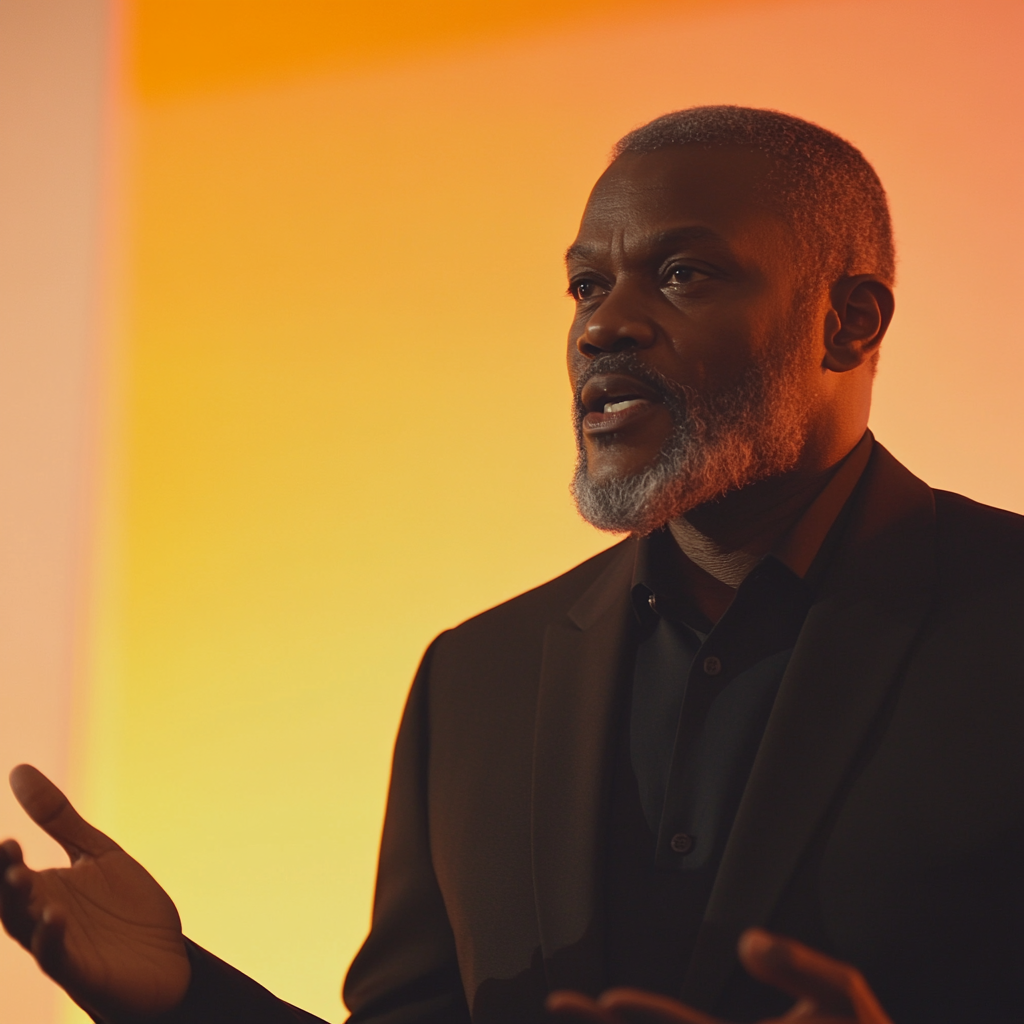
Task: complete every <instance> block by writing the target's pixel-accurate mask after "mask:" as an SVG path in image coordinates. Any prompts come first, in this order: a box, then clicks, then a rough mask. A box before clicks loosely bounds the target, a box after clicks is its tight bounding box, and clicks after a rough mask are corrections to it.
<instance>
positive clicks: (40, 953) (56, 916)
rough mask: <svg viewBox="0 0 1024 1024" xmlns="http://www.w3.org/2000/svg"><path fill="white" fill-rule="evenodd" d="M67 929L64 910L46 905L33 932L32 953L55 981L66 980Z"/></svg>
mask: <svg viewBox="0 0 1024 1024" xmlns="http://www.w3.org/2000/svg"><path fill="white" fill-rule="evenodd" d="M66 931H67V918H66V917H65V915H64V912H63V911H62V910H60V909H58V908H57V907H46V908H44V910H43V912H42V915H41V916H40V919H39V921H38V922H37V923H36V927H35V929H34V930H33V932H32V943H31V946H30V949H31V951H32V955H33V956H34V957H35V958H36V961H37V962H38V964H39V966H40V967H41V968H42V969H43V971H44V973H46V974H48V975H49V976H50V977H51V978H53V979H54V980H55V981H64V980H65V977H66V973H67V972H66V969H65V968H66V956H65V948H64V934H65V932H66Z"/></svg>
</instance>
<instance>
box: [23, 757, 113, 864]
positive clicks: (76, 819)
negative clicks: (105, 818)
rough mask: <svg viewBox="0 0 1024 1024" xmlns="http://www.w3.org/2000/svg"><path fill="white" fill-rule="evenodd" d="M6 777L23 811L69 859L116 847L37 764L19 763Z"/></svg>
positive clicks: (73, 860) (93, 855) (73, 859)
mask: <svg viewBox="0 0 1024 1024" xmlns="http://www.w3.org/2000/svg"><path fill="white" fill-rule="evenodd" d="M10 781H11V790H12V791H13V792H14V795H15V797H16V798H17V801H18V803H19V804H21V806H22V807H23V808H24V809H25V813H26V814H27V815H28V816H29V817H30V818H31V819H32V820H33V821H34V822H35V823H36V824H37V825H38V826H39V827H40V828H41V829H42V830H43V831H44V832H45V833H46V834H47V835H48V836H50V837H51V838H53V839H56V840H57V842H58V843H60V845H61V846H62V847H63V848H64V852H65V853H67V855H68V856H69V857H70V858H71V861H72V863H74V862H75V861H76V860H78V859H79V858H80V857H81V856H82V855H83V854H88V855H89V856H92V857H97V856H99V855H100V854H101V853H106V852H108V851H110V850H117V849H119V847H118V845H117V843H115V842H114V841H113V840H112V839H110V838H108V837H107V836H105V835H104V834H103V833H102V832H100V831H99V829H95V828H93V827H92V825H90V824H89V823H88V822H87V821H86V820H85V819H84V818H83V817H82V816H81V815H80V814H79V813H78V811H76V810H75V809H74V807H72V806H71V804H70V802H69V801H68V798H67V797H66V796H65V795H64V794H63V793H62V792H61V791H60V790H59V789H58V788H57V787H56V786H55V785H54V784H53V783H52V782H51V781H50V780H49V779H48V778H47V777H46V776H45V775H44V774H43V773H42V772H41V771H39V769H38V768H33V767H32V765H30V764H19V765H18V767H17V768H15V769H14V770H13V771H12V772H11V776H10Z"/></svg>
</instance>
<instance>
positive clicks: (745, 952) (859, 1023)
mask: <svg viewBox="0 0 1024 1024" xmlns="http://www.w3.org/2000/svg"><path fill="white" fill-rule="evenodd" d="M739 957H740V962H741V963H742V964H743V966H744V967H745V968H746V969H747V971H748V972H749V973H750V974H752V975H753V976H754V977H755V978H757V979H758V981H763V982H764V983H765V984H767V985H774V986H775V987H776V988H780V989H782V991H783V992H786V993H788V994H789V995H791V996H793V998H794V999H795V1000H796V1003H795V1004H794V1005H793V1007H792V1009H790V1010H789V1012H788V1013H786V1014H784V1015H783V1016H782V1017H777V1018H775V1019H774V1024H892V1022H891V1021H890V1019H889V1017H888V1015H887V1014H886V1012H885V1011H884V1010H883V1009H882V1007H881V1006H880V1005H879V1002H878V1000H877V999H876V998H875V994H874V993H873V992H872V991H871V989H870V988H869V987H868V983H867V982H866V981H865V980H864V976H863V975H862V974H861V973H860V971H858V970H857V968H856V967H852V966H850V964H844V963H842V962H840V961H839V960H833V959H832V958H831V957H827V956H825V955H824V954H823V953H818V952H816V951H815V950H813V949H810V948H808V947H807V946H804V945H802V944H801V943H799V942H796V941H794V940H793V939H786V938H783V937H782V936H779V935H772V934H770V933H769V932H766V931H762V930H761V929H760V928H751V929H749V930H748V931H746V932H744V933H743V936H742V937H741V938H740V943H739ZM547 1008H548V1011H549V1012H550V1013H551V1014H553V1015H554V1016H555V1017H558V1018H560V1019H561V1020H563V1021H567V1022H568V1021H576V1022H578V1024H724V1022H722V1021H720V1020H718V1019H717V1018H715V1017H711V1016H709V1015H708V1014H706V1013H702V1012H701V1011H700V1010H695V1009H693V1008H692V1007H689V1006H684V1005H683V1004H682V1003H678V1002H676V1001H675V1000H674V999H670V998H668V996H660V995H655V994H653V993H651V992H641V991H639V990H637V989H629V988H617V989H610V990H609V991H608V992H605V993H604V994H603V995H602V996H600V998H598V999H597V1000H593V999H590V998H589V997H588V996H585V995H583V994H582V993H580V992H553V993H552V994H551V995H550V996H549V997H548V1001H547ZM762 1024H770V1022H768V1021H764V1022H762Z"/></svg>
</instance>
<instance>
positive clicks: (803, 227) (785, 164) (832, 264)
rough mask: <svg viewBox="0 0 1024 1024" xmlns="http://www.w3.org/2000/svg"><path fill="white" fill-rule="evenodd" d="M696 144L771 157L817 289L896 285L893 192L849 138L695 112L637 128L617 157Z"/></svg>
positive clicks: (737, 115) (753, 114)
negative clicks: (857, 279) (843, 283)
mask: <svg viewBox="0 0 1024 1024" xmlns="http://www.w3.org/2000/svg"><path fill="white" fill-rule="evenodd" d="M693 145H697V146H750V147H752V148H754V149H757V150H759V151H761V152H762V153H765V154H766V155H767V156H768V157H769V158H770V159H771V161H772V164H773V167H774V171H773V173H772V176H771V178H770V180H769V182H768V195H769V199H770V201H771V202H772V203H773V205H774V206H775V207H776V208H777V209H778V211H779V212H780V213H781V214H782V216H783V217H784V218H785V219H786V220H787V221H788V222H789V223H790V224H791V226H792V228H793V230H794V233H795V235H796V238H797V244H798V246H799V247H800V249H801V253H800V258H801V263H802V264H803V268H804V270H805V272H806V275H807V277H809V278H810V279H812V280H814V281H815V282H816V283H817V284H831V283H832V282H833V281H836V280H838V279H839V278H841V277H846V276H852V275H855V274H877V275H878V276H879V277H880V278H882V280H884V281H885V282H887V283H888V284H892V283H893V281H894V279H895V277H896V249H895V245H894V243H893V236H892V221H891V219H890V216H889V203H888V200H887V198H886V195H885V189H884V188H883V187H882V183H881V181H879V179H878V175H877V174H876V173H875V171H874V168H873V167H872V166H871V164H869V163H868V162H867V160H866V159H865V158H864V155H863V154H862V153H861V152H860V150H859V149H857V148H856V147H855V146H853V145H851V144H850V143H849V142H847V141H846V140H845V139H842V138H840V137H839V136H838V135H836V134H834V133H833V132H830V131H827V130H826V129H825V128H821V127H819V126H818V125H816V124H812V123H811V122H810V121H804V120H802V119H801V118H799V117H793V116H792V115H790V114H783V113H780V112H779V111H777V110H762V109H758V108H756V107H733V106H714V107H690V108H689V109H687V110H677V111H675V112H674V113H671V114H664V115H662V116H661V117H657V118H655V119H654V120H653V121H649V122H648V123H647V124H645V125H641V126H640V127H639V128H635V129H634V130H633V131H631V132H630V133H629V134H628V135H626V136H624V137H623V138H622V139H620V140H619V142H618V143H617V144H616V146H615V148H614V150H613V151H612V159H613V160H617V159H618V158H619V157H620V156H622V155H623V154H625V153H651V152H654V151H656V150H659V149H663V148H665V147H667V146H693Z"/></svg>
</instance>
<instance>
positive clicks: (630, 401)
mask: <svg viewBox="0 0 1024 1024" xmlns="http://www.w3.org/2000/svg"><path fill="white" fill-rule="evenodd" d="M643 403H644V399H642V398H627V399H626V400H625V401H624V402H606V403H605V407H604V411H605V412H622V410H623V409H628V408H629V407H630V406H631V405H643Z"/></svg>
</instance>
